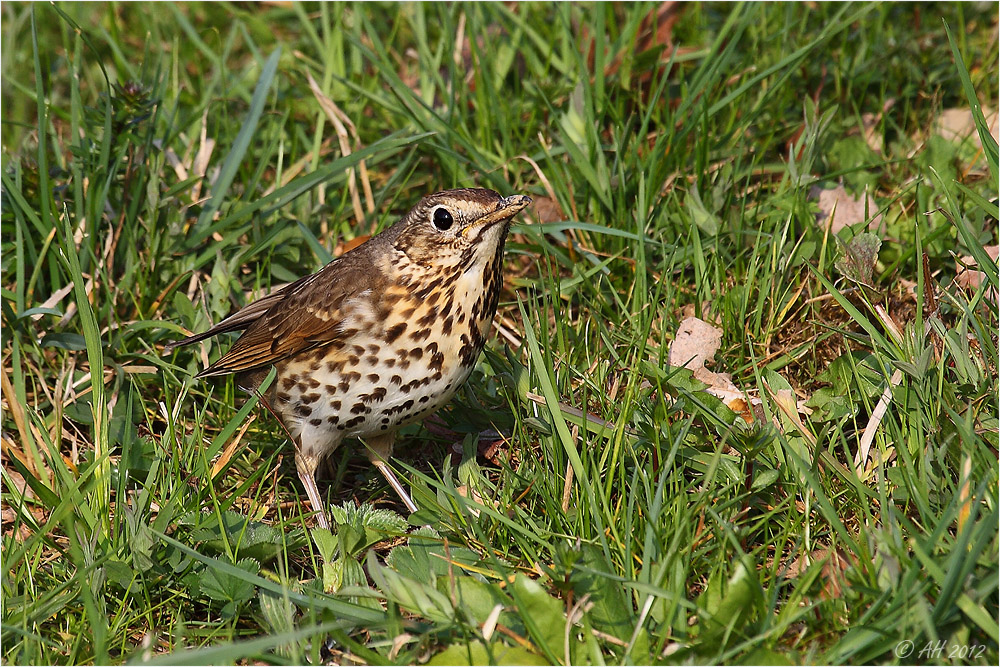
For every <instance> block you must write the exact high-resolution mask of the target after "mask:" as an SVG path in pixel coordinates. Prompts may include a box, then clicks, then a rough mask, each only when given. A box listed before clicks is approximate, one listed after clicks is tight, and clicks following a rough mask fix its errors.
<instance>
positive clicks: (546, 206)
mask: <svg viewBox="0 0 1000 667" xmlns="http://www.w3.org/2000/svg"><path fill="white" fill-rule="evenodd" d="M528 211H529V213H530V214H531V217H532V218H534V219H535V222H537V223H539V224H544V223H546V222H562V221H563V220H569V218H568V217H566V214H565V213H563V210H562V207H561V206H559V202H557V201H556V200H555V199H552V198H551V197H535V199H534V201H533V202H532V204H531V206H530V207H529V208H528Z"/></svg>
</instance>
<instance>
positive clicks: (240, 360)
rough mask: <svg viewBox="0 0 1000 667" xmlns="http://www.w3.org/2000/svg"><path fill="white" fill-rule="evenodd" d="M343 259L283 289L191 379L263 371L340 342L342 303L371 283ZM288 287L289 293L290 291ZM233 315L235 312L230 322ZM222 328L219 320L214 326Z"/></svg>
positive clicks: (369, 277) (368, 273)
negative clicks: (217, 324) (216, 358)
mask: <svg viewBox="0 0 1000 667" xmlns="http://www.w3.org/2000/svg"><path fill="white" fill-rule="evenodd" d="M346 257H347V256H346V255H345V257H344V258H342V260H340V261H337V262H333V263H331V264H328V265H327V266H325V267H324V268H323V269H322V270H320V271H319V272H318V273H315V274H313V275H311V276H307V277H306V278H304V279H302V280H301V281H299V282H298V283H293V284H292V285H289V286H288V288H285V290H283V292H284V293H283V294H282V295H280V297H279V298H278V299H276V300H275V301H274V302H273V303H272V304H271V305H270V307H269V308H267V309H266V310H264V311H263V312H261V311H258V313H259V314H258V315H257V317H256V318H255V319H254V320H253V321H252V322H251V323H250V324H249V326H248V327H247V328H246V331H245V332H244V334H243V335H242V336H240V337H239V339H238V340H237V341H236V342H235V343H233V346H232V347H231V348H229V351H228V352H226V354H224V355H223V356H222V358H220V359H219V360H218V361H216V362H215V363H214V364H212V365H211V366H210V367H208V368H206V369H205V370H204V371H202V372H201V373H199V374H198V375H197V377H208V376H212V375H225V374H228V373H240V372H244V371H249V370H253V369H256V368H261V367H267V366H270V365H271V364H274V363H275V362H278V361H281V360H282V359H285V358H287V357H290V356H292V355H295V354H299V353H300V352H304V351H306V350H309V349H312V348H315V347H320V346H323V345H328V344H330V343H331V342H333V341H335V340H338V339H340V338H342V337H343V336H344V330H343V326H342V324H343V320H344V317H345V315H346V312H345V306H346V305H347V302H348V301H350V300H352V299H354V298H357V297H360V296H361V295H362V293H363V292H364V291H365V288H366V286H369V285H371V284H372V277H373V276H372V273H373V272H372V270H371V269H370V268H369V270H367V271H363V270H360V269H361V267H360V266H358V265H359V262H358V261H348V262H344V261H343V259H346ZM352 259H354V260H357V259H361V257H355V258H352ZM293 286H294V289H290V288H292V287H293ZM253 305H254V304H250V305H249V306H247V307H246V308H245V309H244V310H247V309H250V308H252V307H253ZM241 312H242V311H241ZM239 315H240V313H236V314H235V315H233V316H232V317H234V318H235V317H237V316H239ZM227 319H229V318H227ZM224 323H225V320H224V321H223V322H220V323H219V326H221V325H222V324H224Z"/></svg>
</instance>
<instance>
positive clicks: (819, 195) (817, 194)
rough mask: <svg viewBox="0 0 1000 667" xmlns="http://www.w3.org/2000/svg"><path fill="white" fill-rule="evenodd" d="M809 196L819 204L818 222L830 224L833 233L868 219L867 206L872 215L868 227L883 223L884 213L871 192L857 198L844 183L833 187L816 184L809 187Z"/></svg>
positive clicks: (821, 224)
mask: <svg viewBox="0 0 1000 667" xmlns="http://www.w3.org/2000/svg"><path fill="white" fill-rule="evenodd" d="M809 198H810V199H812V200H813V201H815V202H816V203H818V204H819V210H820V213H819V215H818V216H816V224H818V225H820V226H826V225H829V226H830V233H831V234H836V233H837V232H839V231H840V230H841V229H843V228H844V227H849V226H851V225H856V224H858V223H859V222H864V221H865V220H867V219H868V218H867V217H866V216H865V210H866V208H867V211H868V214H869V215H871V216H872V219H871V220H870V221H869V222H868V229H869V230H875V229H878V227H879V225H881V224H882V214H881V213H879V212H878V204H876V203H875V198H874V197H872V196H871V195H870V194H866V195H865V198H863V199H857V198H855V197H853V196H851V195H850V194H849V193H848V192H847V190H845V189H844V186H843V185H838V186H837V187H835V188H832V189H831V188H821V187H820V186H818V185H814V186H813V187H812V188H810V189H809ZM831 216H832V220H831Z"/></svg>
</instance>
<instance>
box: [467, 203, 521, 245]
mask: <svg viewBox="0 0 1000 667" xmlns="http://www.w3.org/2000/svg"><path fill="white" fill-rule="evenodd" d="M530 203H531V197H529V196H527V195H511V196H510V197H504V198H503V199H501V200H500V204H499V205H498V206H497V208H496V210H495V211H490V212H489V213H487V214H486V215H484V216H483V217H481V218H479V219H478V220H476V221H475V222H473V223H472V224H471V225H469V226H468V227H466V228H465V230H464V231H463V232H462V235H463V236H465V235H467V234H468V233H469V230H472V229H485V228H487V227H492V226H493V225H495V224H496V223H498V222H504V221H506V220H510V219H511V218H513V217H514V216H515V215H517V214H518V213H519V212H520V211H521V210H523V209H524V207H526V206H527V205H528V204H530Z"/></svg>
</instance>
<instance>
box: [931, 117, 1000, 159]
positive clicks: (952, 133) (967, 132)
mask: <svg viewBox="0 0 1000 667" xmlns="http://www.w3.org/2000/svg"><path fill="white" fill-rule="evenodd" d="M983 116H984V117H985V118H986V124H987V125H988V126H989V128H990V134H992V135H993V138H994V139H996V140H997V141H1000V116H998V114H997V112H996V111H990V110H989V109H988V108H986V107H983ZM932 132H933V133H934V134H936V135H938V136H940V137H944V138H945V139H954V140H956V141H962V140H964V139H965V138H966V137H972V141H973V142H975V144H976V146H978V147H979V148H980V149H982V147H983V142H982V140H981V139H980V138H979V133H978V132H977V131H976V122H975V121H974V120H972V110H971V109H945V110H944V111H942V112H941V114H940V115H939V116H938V117H937V118H936V119H935V120H934V125H933V128H932Z"/></svg>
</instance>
